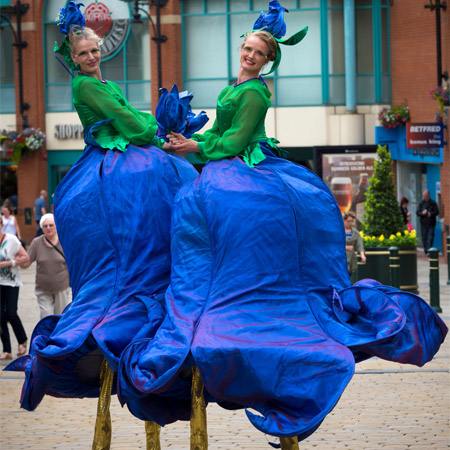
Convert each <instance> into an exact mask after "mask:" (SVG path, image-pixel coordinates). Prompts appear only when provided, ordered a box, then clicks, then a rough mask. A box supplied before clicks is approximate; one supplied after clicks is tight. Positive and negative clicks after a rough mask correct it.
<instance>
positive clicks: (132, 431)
mask: <svg viewBox="0 0 450 450" xmlns="http://www.w3.org/2000/svg"><path fill="white" fill-rule="evenodd" d="M447 274H448V272H447V266H445V265H443V264H442V262H441V270H440V280H441V281H440V288H441V289H440V298H441V307H442V309H443V313H442V314H441V317H442V318H443V319H444V320H445V321H446V323H447V324H450V286H449V285H447V284H446V282H447V278H448V277H447ZM21 275H22V280H23V281H24V283H25V284H24V286H23V287H22V288H21V291H20V300H19V315H20V316H21V318H22V320H23V322H24V326H25V329H26V331H27V333H28V336H29V337H31V332H32V329H33V327H34V325H35V324H36V322H37V321H38V319H39V308H38V306H37V303H36V299H35V297H34V265H33V266H31V268H30V269H28V270H26V271H21ZM419 285H420V294H421V296H423V297H424V298H425V300H427V301H429V298H428V296H429V287H428V270H427V261H426V260H425V259H424V258H419ZM12 342H13V351H14V350H15V349H16V348H17V343H16V341H15V339H14V337H12ZM3 366H5V363H3V362H2V363H0V368H2V367H3ZM356 369H357V370H356V373H355V375H354V377H353V379H352V381H351V382H350V384H349V385H348V387H347V389H346V390H345V391H344V393H343V395H342V397H341V399H340V401H339V403H338V404H337V406H336V407H335V409H334V410H333V411H332V412H331V413H330V414H329V415H328V416H327V417H326V418H325V420H324V422H323V424H322V425H321V426H320V428H319V429H318V430H317V431H316V432H315V433H314V434H313V435H312V436H310V437H309V438H308V439H306V440H304V441H303V442H302V443H301V444H300V449H301V450H303V449H305V450H309V449H351V450H356V449H365V450H375V449H389V450H394V449H402V450H403V449H421V450H431V449H432V450H435V449H436V450H440V449H449V448H450V338H447V340H446V342H445V343H444V345H443V346H442V348H441V350H440V352H439V353H438V354H437V355H436V357H435V358H434V360H433V361H431V362H430V363H428V364H427V365H425V366H424V367H423V368H418V367H416V366H411V365H401V364H398V363H392V362H388V361H383V360H380V359H378V358H372V359H370V360H368V361H364V362H363V363H360V364H358V365H357V368H356ZM22 383H23V374H21V373H16V372H0V436H1V438H0V449H1V450H31V449H33V450H53V449H55V450H56V449H58V450H60V449H64V450H67V449H69V450H78V449H80V450H81V449H90V448H91V445H92V437H93V430H94V421H95V416H96V407H97V400H96V399H81V400H78V399H58V398H53V397H49V396H46V397H45V398H44V400H43V401H42V403H41V404H40V405H39V407H38V408H37V410H36V411H34V412H28V411H25V410H23V409H20V408H19V397H20V392H21V387H22ZM111 417H112V422H113V440H112V446H111V448H112V450H122V449H123V450H125V449H126V450H134V449H145V442H144V440H145V434H144V425H143V423H142V422H141V421H140V420H138V419H136V418H135V417H133V416H132V415H131V414H130V413H129V412H128V410H127V409H126V408H125V409H124V408H121V407H120V405H119V403H118V401H117V398H116V397H113V399H112V402H111ZM208 435H209V449H211V450H226V449H249V450H269V449H270V448H271V447H270V446H269V444H268V437H266V436H265V435H264V434H262V433H260V432H259V431H258V430H256V429H255V428H254V427H253V426H252V425H251V424H250V422H249V421H248V419H247V418H246V415H245V412H244V411H227V410H224V409H221V408H220V407H218V406H217V405H215V404H212V405H209V406H208ZM161 446H162V449H179V450H184V449H186V450H187V449H189V447H190V446H189V423H188V422H178V423H175V424H172V425H169V426H167V427H165V428H163V429H162V432H161Z"/></svg>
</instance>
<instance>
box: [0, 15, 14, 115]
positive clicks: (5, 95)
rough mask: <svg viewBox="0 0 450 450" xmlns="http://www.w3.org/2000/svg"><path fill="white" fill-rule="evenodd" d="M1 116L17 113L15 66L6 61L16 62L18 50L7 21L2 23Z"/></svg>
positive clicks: (0, 39)
mask: <svg viewBox="0 0 450 450" xmlns="http://www.w3.org/2000/svg"><path fill="white" fill-rule="evenodd" d="M0 28H1V30H0V36H1V37H0V61H3V64H0V114H12V113H15V112H16V103H15V102H16V95H15V88H14V64H5V61H15V60H16V59H17V57H16V50H15V47H13V42H14V39H13V32H12V30H11V27H10V26H9V24H8V23H7V22H6V21H3V20H1V23H0Z"/></svg>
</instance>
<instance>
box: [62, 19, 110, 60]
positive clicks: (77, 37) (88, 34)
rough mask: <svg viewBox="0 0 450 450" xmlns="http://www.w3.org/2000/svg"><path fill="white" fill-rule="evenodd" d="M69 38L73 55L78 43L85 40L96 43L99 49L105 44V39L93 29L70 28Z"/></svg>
mask: <svg viewBox="0 0 450 450" xmlns="http://www.w3.org/2000/svg"><path fill="white" fill-rule="evenodd" d="M67 38H68V39H69V46H70V52H71V53H72V54H73V55H74V54H75V47H76V45H77V44H78V42H80V41H82V40H84V39H86V40H92V41H95V42H96V43H97V45H98V46H99V47H100V45H102V44H103V39H102V38H101V37H100V36H99V35H98V34H97V33H96V32H95V31H94V30H93V29H92V28H88V27H84V28H81V27H79V26H78V25H74V26H73V27H71V28H70V31H69V34H68V35H67Z"/></svg>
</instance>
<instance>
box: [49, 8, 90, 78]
mask: <svg viewBox="0 0 450 450" xmlns="http://www.w3.org/2000/svg"><path fill="white" fill-rule="evenodd" d="M81 6H84V4H83V3H77V2H74V1H70V2H69V3H68V4H67V6H66V7H65V8H61V9H60V11H59V16H58V20H57V24H58V25H59V30H60V31H61V33H63V34H65V35H66V37H65V38H64V39H63V41H62V44H61V45H60V46H58V44H57V43H56V42H55V45H54V47H53V51H54V52H55V53H59V54H60V55H62V56H63V57H64V61H65V62H66V64H67V65H68V66H69V67H70V68H71V69H72V70H78V69H79V68H80V66H79V65H78V64H75V63H74V62H73V61H72V58H71V56H70V46H69V40H68V38H67V35H68V34H69V31H70V29H71V27H73V26H74V25H76V26H78V27H80V28H83V27H84V26H85V25H86V20H85V18H84V16H83V14H82V12H81V11H80V7H81ZM57 59H58V60H59V58H57ZM59 61H60V62H61V60H59ZM63 65H64V64H63ZM66 70H67V68H66Z"/></svg>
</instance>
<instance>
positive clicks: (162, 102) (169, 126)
mask: <svg viewBox="0 0 450 450" xmlns="http://www.w3.org/2000/svg"><path fill="white" fill-rule="evenodd" d="M193 97H194V95H193V94H189V93H188V91H183V92H180V93H179V92H178V87H177V85H176V84H174V85H173V86H172V90H171V91H170V93H169V91H168V90H167V89H166V88H162V89H161V97H160V98H159V101H158V105H157V106H156V110H155V117H156V121H157V123H158V133H157V134H158V137H162V138H164V139H166V141H168V139H167V138H166V136H167V134H169V133H170V132H171V131H175V132H176V133H181V134H182V135H183V136H185V137H186V138H188V139H189V138H190V137H191V136H192V135H193V134H194V133H195V132H196V131H198V130H200V128H202V127H203V126H204V125H205V123H206V122H208V120H209V118H208V116H207V115H206V113H205V111H201V112H200V113H199V114H197V116H196V115H195V114H194V113H193V112H192V108H191V105H190V102H191V100H192V98H193Z"/></svg>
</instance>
